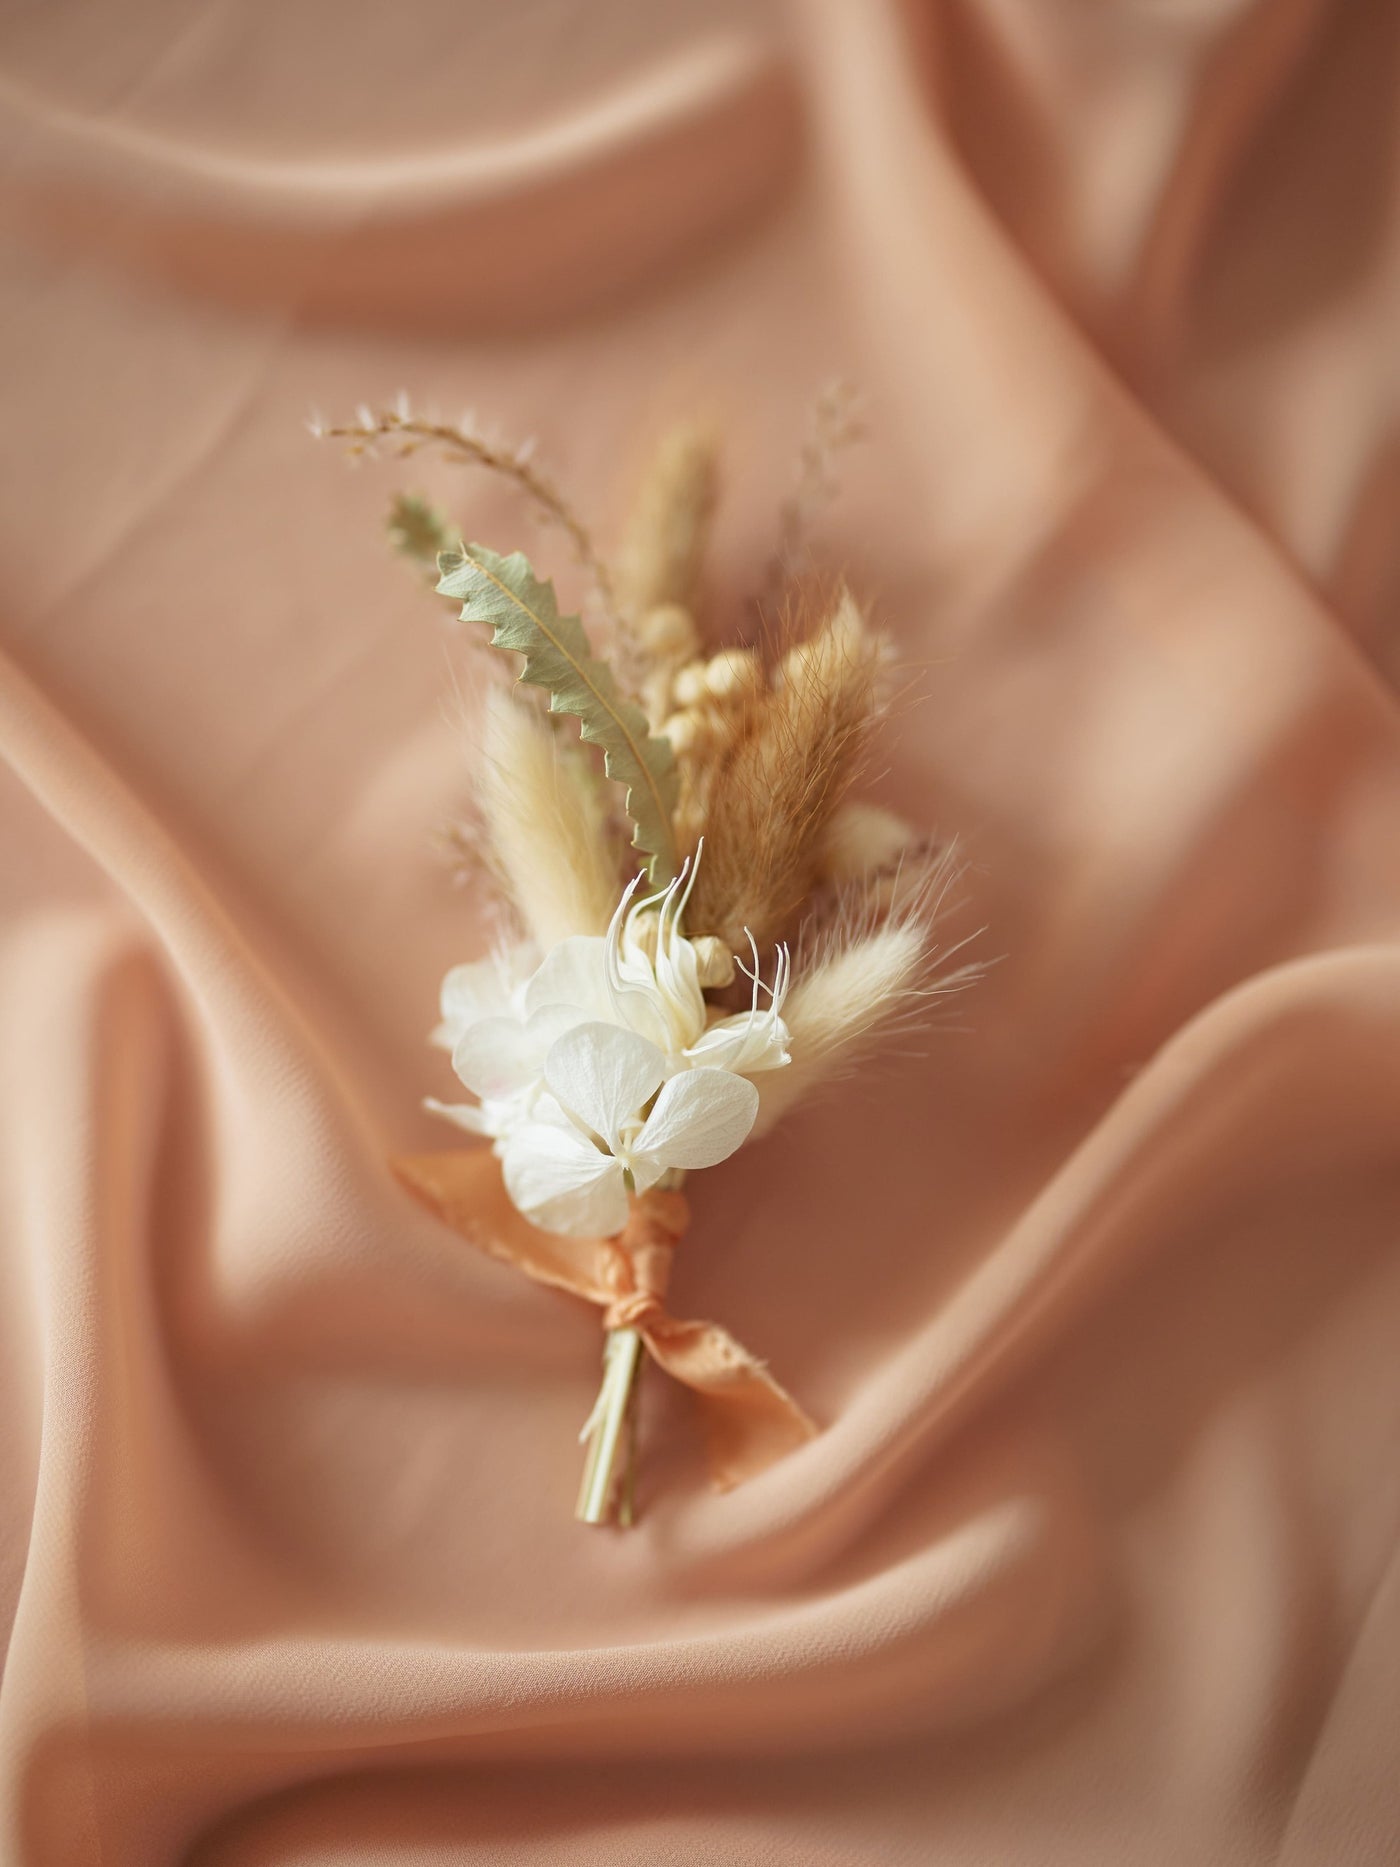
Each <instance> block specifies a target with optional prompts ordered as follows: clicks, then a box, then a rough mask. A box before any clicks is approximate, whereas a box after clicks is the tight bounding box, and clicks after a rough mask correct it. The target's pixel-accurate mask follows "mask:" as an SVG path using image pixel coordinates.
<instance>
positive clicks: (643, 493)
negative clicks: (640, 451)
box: [617, 422, 718, 620]
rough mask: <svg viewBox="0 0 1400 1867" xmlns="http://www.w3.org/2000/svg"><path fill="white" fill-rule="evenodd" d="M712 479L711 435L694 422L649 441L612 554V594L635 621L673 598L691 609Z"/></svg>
mask: <svg viewBox="0 0 1400 1867" xmlns="http://www.w3.org/2000/svg"><path fill="white" fill-rule="evenodd" d="M717 483H718V474H717V466H716V443H715V436H714V434H713V433H712V432H711V431H710V430H709V429H707V428H704V427H702V426H700V425H698V424H697V423H693V422H687V423H686V424H685V425H684V426H682V427H678V428H673V429H672V430H671V432H670V433H669V434H668V435H666V436H665V438H664V439H663V440H662V442H661V445H660V446H659V447H658V448H657V450H656V453H655V455H654V456H653V458H652V461H651V464H650V465H649V467H648V468H647V472H646V475H645V478H644V479H643V480H642V484H641V486H640V488H639V489H638V493H637V498H636V502H635V504H634V506H633V509H632V514H631V517H630V519H629V521H628V525H627V534H626V537H625V539H624V540H623V545H622V551H621V554H620V556H619V558H618V566H617V580H618V598H619V600H620V602H621V605H622V609H623V613H624V614H625V615H628V616H632V617H634V618H636V619H638V620H640V619H641V618H642V617H644V616H645V615H646V613H647V612H648V611H649V610H654V609H660V608H662V607H663V606H664V605H667V604H676V605H678V606H679V607H680V608H681V609H683V610H687V611H689V613H690V614H691V615H694V613H695V610H696V607H697V604H698V600H699V595H700V576H701V572H702V570H703V569H704V562H705V549H706V546H707V545H708V543H709V536H710V518H711V515H712V513H713V512H714V506H715V491H716V486H717Z"/></svg>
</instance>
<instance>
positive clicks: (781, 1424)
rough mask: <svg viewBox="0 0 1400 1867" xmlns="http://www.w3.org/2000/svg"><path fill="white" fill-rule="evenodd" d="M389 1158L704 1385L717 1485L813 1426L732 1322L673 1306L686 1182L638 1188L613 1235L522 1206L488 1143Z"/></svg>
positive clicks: (442, 1205) (541, 1276)
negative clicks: (581, 1230)
mask: <svg viewBox="0 0 1400 1867" xmlns="http://www.w3.org/2000/svg"><path fill="white" fill-rule="evenodd" d="M393 1167H394V1171H395V1173H396V1174H397V1175H398V1177H399V1179H400V1180H401V1181H402V1182H403V1184H404V1185H405V1186H406V1187H407V1188H408V1189H409V1191H410V1192H412V1193H413V1194H415V1195H416V1197H417V1198H418V1199H420V1200H421V1201H422V1202H423V1204H424V1205H426V1206H427V1207H428V1208H429V1210H430V1211H432V1212H435V1213H436V1214H437V1215H438V1217H439V1218H442V1219H444V1220H446V1222H447V1224H448V1225H450V1226H451V1227H452V1228H453V1230H454V1231H457V1232H460V1233H461V1235H462V1237H463V1238H465V1239H467V1240H468V1241H469V1242H470V1243H471V1244H473V1245H475V1246H476V1247H477V1248H478V1249H479V1250H482V1251H486V1252H489V1253H490V1255H491V1256H492V1257H494V1258H500V1259H502V1260H503V1261H504V1262H505V1263H507V1264H513V1265H514V1266H515V1267H516V1269H517V1270H522V1271H524V1273H525V1275H526V1276H527V1277H533V1278H534V1279H535V1281H536V1282H537V1283H542V1284H552V1285H553V1286H554V1287H555V1289H558V1290H567V1291H569V1292H571V1293H572V1294H573V1295H574V1296H579V1297H583V1298H585V1299H586V1300H587V1301H588V1302H590V1303H596V1304H598V1305H599V1306H600V1308H601V1309H602V1311H603V1327H604V1328H605V1329H636V1330H637V1331H638V1333H639V1334H640V1335H641V1338H642V1340H643V1342H644V1343H645V1344H646V1347H647V1350H648V1352H649V1354H650V1355H651V1358H652V1360H653V1361H655V1362H656V1363H657V1364H658V1366H660V1367H662V1368H664V1369H665V1370H666V1372H667V1374H669V1375H670V1376H671V1377H672V1379H673V1380H676V1381H680V1382H682V1383H683V1384H684V1385H685V1386H686V1387H689V1388H691V1389H692V1390H693V1391H694V1393H695V1394H696V1395H697V1396H698V1398H699V1401H700V1405H701V1408H702V1411H703V1414H704V1420H705V1433H706V1441H707V1448H708V1453H709V1464H710V1478H711V1481H712V1482H713V1484H714V1485H715V1487H716V1489H718V1490H720V1491H727V1490H729V1489H730V1488H731V1487H732V1486H734V1485H737V1484H742V1483H743V1482H744V1480H745V1479H746V1478H752V1477H754V1476H756V1474H757V1473H759V1472H761V1471H764V1470H766V1468H767V1467H768V1466H770V1465H771V1464H773V1462H774V1461H775V1460H776V1459H780V1458H782V1457H783V1455H784V1454H785V1453H788V1452H791V1451H792V1450H793V1449H794V1448H795V1447H796V1446H799V1445H801V1444H802V1442H803V1441H804V1440H806V1439H810V1438H811V1437H812V1436H813V1435H814V1434H815V1432H816V1430H817V1429H816V1427H815V1426H814V1425H813V1423H812V1421H811V1420H810V1419H808V1417H807V1415H806V1414H805V1413H804V1412H803V1411H802V1409H801V1407H799V1406H798V1404H797V1402H796V1401H795V1400H793V1398H792V1397H791V1395H790V1394H788V1393H786V1392H785V1391H784V1389H783V1388H781V1387H780V1386H779V1385H778V1383H777V1382H776V1381H775V1380H774V1379H773V1377H772V1375H771V1374H769V1372H768V1370H767V1369H766V1368H765V1367H764V1366H763V1364H762V1362H760V1361H756V1360H755V1359H754V1357H753V1356H752V1355H751V1354H750V1353H749V1352H748V1350H747V1349H746V1348H744V1347H742V1346H741V1345H740V1344H739V1343H738V1342H736V1341H735V1340H734V1338H733V1336H732V1335H730V1334H729V1332H728V1331H727V1330H726V1329H722V1328H721V1327H720V1325H719V1324H718V1323H713V1322H682V1321H680V1320H678V1319H677V1318H676V1317H674V1316H672V1315H671V1314H670V1312H669V1311H668V1310H667V1308H666V1292H667V1288H668V1286H669V1283H670V1278H671V1258H672V1255H673V1253H674V1251H675V1248H676V1246H677V1245H678V1244H679V1243H680V1241H681V1239H682V1238H683V1237H684V1236H685V1233H686V1228H687V1227H688V1225H689V1223H690V1206H689V1203H688V1201H687V1200H686V1198H685V1195H684V1194H683V1193H676V1192H665V1191H662V1190H661V1189H659V1188H655V1187H653V1188H652V1189H651V1190H650V1191H649V1192H646V1193H642V1194H639V1195H637V1196H635V1197H634V1198H633V1200H632V1204H631V1213H630V1216H629V1218H628V1221H627V1224H626V1226H625V1227H624V1228H623V1230H622V1231H621V1232H620V1233H619V1234H618V1235H617V1237H615V1238H563V1237H560V1236H559V1235H558V1234H556V1233H553V1232H542V1231H540V1230H538V1229H537V1228H536V1227H535V1226H533V1225H531V1224H530V1223H529V1222H528V1220H526V1219H524V1218H522V1217H521V1215H520V1214H519V1213H518V1212H517V1211H516V1210H515V1208H514V1207H513V1206H512V1205H511V1204H510V1201H509V1200H508V1198H507V1197H506V1194H505V1189H504V1187H503V1186H502V1184H501V1176H500V1169H499V1166H498V1164H497V1162H496V1159H495V1157H494V1155H492V1154H491V1153H490V1152H489V1151H488V1150H487V1149H485V1148H470V1149H453V1150H451V1151H450V1152H447V1153H441V1154H416V1155H411V1156H407V1157H401V1158H399V1159H397V1160H395V1161H394V1162H393Z"/></svg>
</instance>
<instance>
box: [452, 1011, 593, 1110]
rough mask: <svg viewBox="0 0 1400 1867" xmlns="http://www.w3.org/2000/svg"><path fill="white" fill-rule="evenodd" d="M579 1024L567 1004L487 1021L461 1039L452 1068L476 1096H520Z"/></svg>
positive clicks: (466, 1031) (467, 1031)
mask: <svg viewBox="0 0 1400 1867" xmlns="http://www.w3.org/2000/svg"><path fill="white" fill-rule="evenodd" d="M577 1021H578V1013H577V1012H576V1011H571V1010H570V1009H569V1008H568V1007H567V1006H562V1005H551V1006H548V1007H547V1008H546V1009H545V1010H543V1011H540V1012H537V1013H536V1014H535V1016H534V1017H533V1018H527V1019H526V1021H525V1022H524V1023H523V1024H522V1023H520V1022H519V1020H518V1019H516V1018H483V1019H482V1020H481V1022H480V1023H479V1024H472V1025H469V1026H468V1027H467V1029H466V1030H465V1031H463V1033H462V1035H461V1036H460V1037H459V1038H458V1039H457V1042H456V1045H455V1047H454V1048H453V1051H452V1067H453V1069H454V1070H455V1071H456V1072H457V1076H458V1079H459V1080H460V1081H461V1082H463V1083H464V1084H465V1085H466V1087H467V1088H468V1089H470V1090H471V1091H472V1093H473V1095H478V1096H480V1097H482V1099H483V1100H485V1099H486V1098H487V1097H489V1096H513V1095H519V1094H520V1093H521V1091H522V1090H525V1089H527V1088H529V1086H530V1084H531V1083H532V1082H534V1081H535V1080H536V1079H537V1078H538V1076H539V1074H540V1072H541V1070H542V1069H543V1068H544V1060H545V1057H546V1055H547V1054H548V1051H549V1047H550V1045H551V1044H552V1043H553V1042H554V1041H555V1039H556V1038H558V1037H561V1036H562V1035H563V1033H564V1032H565V1031H567V1030H568V1029H569V1027H570V1026H571V1025H573V1024H575V1023H577Z"/></svg>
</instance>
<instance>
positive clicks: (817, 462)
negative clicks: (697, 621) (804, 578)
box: [764, 380, 865, 600]
mask: <svg viewBox="0 0 1400 1867" xmlns="http://www.w3.org/2000/svg"><path fill="white" fill-rule="evenodd" d="M864 437H865V421H864V399H863V397H862V396H861V395H860V392H859V391H858V390H857V389H855V388H854V387H853V385H852V384H850V383H848V382H842V381H840V380H837V381H834V382H829V383H827V384H826V385H825V387H824V388H823V389H822V390H821V391H820V393H819V394H818V396H817V398H816V400H815V402H813V404H812V407H811V409H810V410H809V412H808V416H807V432H806V434H805V435H804V436H803V439H802V444H801V446H800V447H799V449H798V455H797V467H796V471H795V473H794V475H793V484H792V490H791V492H790V493H789V494H788V496H787V498H786V499H785V500H784V501H783V503H782V505H781V506H780V507H779V510H778V547H777V550H776V551H775V552H774V554H773V556H772V558H771V559H770V560H769V565H768V574H767V578H766V581H765V587H764V594H765V596H766V597H768V598H769V599H770V600H771V599H772V598H774V597H776V596H777V594H778V593H779V592H780V591H781V589H782V587H783V585H784V584H785V583H786V582H787V580H788V579H789V578H790V577H792V576H794V575H796V574H797V573H798V572H800V571H802V570H804V569H805V568H806V567H807V565H808V562H809V560H810V557H811V545H812V539H813V537H814V536H815V534H816V531H817V527H818V525H819V524H820V522H821V518H822V515H823V513H824V512H825V511H826V509H827V507H828V506H830V504H831V502H832V501H833V500H834V499H835V497H836V495H837V493H838V492H839V491H840V482H839V480H838V479H837V475H836V462H837V459H838V457H839V456H840V455H841V454H843V453H844V452H845V451H846V449H847V448H849V447H851V446H853V445H854V444H855V443H856V442H857V441H860V440H863V439H864Z"/></svg>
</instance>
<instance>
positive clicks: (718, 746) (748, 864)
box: [677, 589, 881, 951]
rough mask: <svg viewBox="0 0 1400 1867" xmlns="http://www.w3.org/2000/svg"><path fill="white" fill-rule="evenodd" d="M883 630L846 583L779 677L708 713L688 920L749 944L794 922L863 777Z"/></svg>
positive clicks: (686, 802) (688, 797)
mask: <svg viewBox="0 0 1400 1867" xmlns="http://www.w3.org/2000/svg"><path fill="white" fill-rule="evenodd" d="M880 659H881V645H880V642H879V638H878V637H876V636H875V635H873V634H872V633H871V632H870V631H869V630H868V629H867V628H866V626H865V623H864V620H863V619H862V617H861V614H860V611H859V609H858V608H857V607H856V604H855V601H854V599H853V598H852V597H851V595H850V593H849V591H846V590H844V589H843V590H842V591H841V592H840V594H839V596H838V598H837V601H836V604H835V607H834V609H833V611H832V613H831V615H830V616H829V617H828V619H827V621H826V622H825V623H824V624H823V625H822V627H821V628H820V629H818V630H817V631H816V633H815V634H814V635H813V636H812V637H811V638H810V639H809V640H807V641H801V642H798V643H797V644H796V646H794V647H793V648H790V649H789V650H788V652H787V653H786V655H784V657H783V659H782V662H781V664H780V667H779V670H778V677H777V681H776V684H775V685H774V686H773V687H772V688H771V689H770V688H767V687H763V688H760V689H757V690H756V691H754V692H753V693H752V694H750V695H748V696H746V697H744V698H743V699H742V701H741V703H740V704H738V705H736V706H732V707H729V708H727V709H726V710H725V711H724V712H722V713H717V714H716V715H715V716H714V718H713V720H712V721H711V722H709V725H710V738H709V741H708V743H707V744H706V746H705V748H704V755H703V757H700V758H697V759H696V760H695V761H694V762H693V763H691V764H690V765H689V766H688V767H683V773H682V775H683V790H682V798H681V806H680V810H679V811H678V814H677V840H678V841H679V842H680V844H681V846H682V848H686V847H689V848H693V847H694V845H695V843H696V842H697V841H698V840H699V837H700V836H701V835H703V836H704V837H705V860H704V862H703V863H701V865H700V869H699V873H698V875H697V877H696V883H695V891H694V893H693V895H692V897H691V901H690V906H689V912H688V917H687V918H688V922H689V925H690V926H691V927H693V928H694V929H695V931H696V932H697V933H712V934H718V935H719V937H720V938H721V939H722V940H725V941H726V942H727V943H728V944H729V945H730V946H731V947H732V948H733V949H734V950H736V951H739V950H742V949H743V947H744V946H745V945H746V944H747V941H748V936H749V934H750V933H752V935H753V937H754V939H755V940H757V941H758V943H759V945H760V947H763V946H767V945H769V944H771V943H772V942H773V941H774V940H776V939H779V938H781V937H782V936H783V935H784V934H785V933H788V932H790V931H791V929H792V928H793V926H794V925H795V922H796V919H797V917H798V915H799V914H800V913H801V910H802V907H803V904H804V902H805V901H806V899H807V897H808V895H809V894H810V892H811V890H812V888H813V886H814V884H815V882H816V880H817V877H818V874H819V872H820V868H821V860H822V845H823V838H824V836H825V833H826V830H827V826H828V824H829V823H830V821H831V818H832V816H833V815H834V813H835V812H836V810H837V808H838V807H839V806H840V804H841V803H842V801H843V799H844V797H845V795H846V792H847V790H848V789H849V787H850V785H851V783H852V781H853V780H854V778H855V777H856V776H857V774H858V772H859V770H860V767H861V763H862V759H863V756H864V753H865V750H866V746H867V743H868V739H869V735H870V729H871V727H872V725H873V724H874V720H875V715H876V711H877V705H878V699H879V681H878V675H879V668H880Z"/></svg>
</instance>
